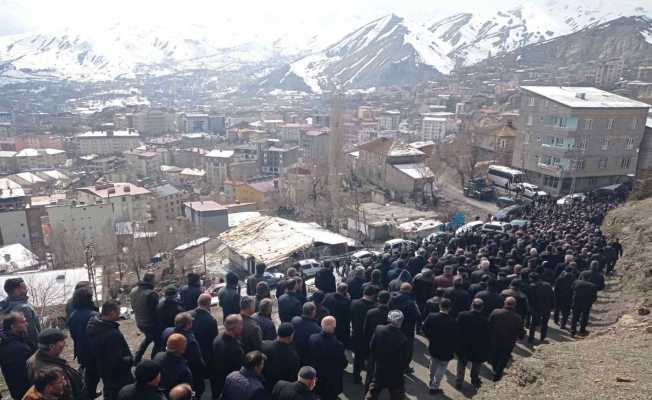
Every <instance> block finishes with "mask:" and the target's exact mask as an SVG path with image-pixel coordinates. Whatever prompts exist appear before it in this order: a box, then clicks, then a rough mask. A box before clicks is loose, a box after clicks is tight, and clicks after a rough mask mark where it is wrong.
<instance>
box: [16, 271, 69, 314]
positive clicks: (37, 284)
mask: <svg viewBox="0 0 652 400" xmlns="http://www.w3.org/2000/svg"><path fill="white" fill-rule="evenodd" d="M25 285H26V286H27V290H28V293H29V298H30V303H31V304H32V306H33V307H34V310H35V311H36V314H37V315H38V317H39V319H40V320H42V321H44V322H46V321H47V319H48V318H49V317H51V314H50V313H49V312H48V311H49V310H50V309H51V308H52V307H54V306H56V305H60V304H63V303H65V301H66V296H67V295H68V292H72V289H73V288H67V287H66V284H65V281H64V282H60V281H59V280H57V279H49V278H47V277H46V276H45V275H43V274H31V275H29V277H28V278H26V279H25Z"/></svg>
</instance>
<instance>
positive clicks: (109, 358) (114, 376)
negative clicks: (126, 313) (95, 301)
mask: <svg viewBox="0 0 652 400" xmlns="http://www.w3.org/2000/svg"><path fill="white" fill-rule="evenodd" d="M87 333H88V337H89V340H90V343H91V346H92V348H93V356H94V358H95V363H96V365H97V371H98V373H99V375H100V377H101V378H102V383H103V384H104V386H105V387H107V388H111V389H116V390H117V389H120V388H122V387H123V386H125V385H128V384H130V383H132V382H133V376H132V375H131V367H132V365H133V363H134V359H133V357H132V355H131V350H129V345H128V344H127V340H126V339H125V337H124V336H123V335H122V332H120V324H118V323H117V322H113V321H105V320H102V319H99V318H98V317H93V318H91V319H90V321H88V327H87Z"/></svg>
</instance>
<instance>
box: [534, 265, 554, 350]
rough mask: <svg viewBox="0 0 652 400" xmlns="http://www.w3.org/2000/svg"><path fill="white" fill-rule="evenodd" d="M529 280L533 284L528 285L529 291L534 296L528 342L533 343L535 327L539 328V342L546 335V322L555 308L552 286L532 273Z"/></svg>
mask: <svg viewBox="0 0 652 400" xmlns="http://www.w3.org/2000/svg"><path fill="white" fill-rule="evenodd" d="M530 278H531V279H532V280H533V282H532V283H531V284H530V291H531V292H532V293H533V294H534V296H533V298H534V301H533V302H532V303H533V304H532V306H531V309H532V312H531V316H532V320H531V322H530V335H529V337H528V341H529V342H530V343H533V342H534V332H535V330H536V328H537V326H540V327H541V341H544V340H545V339H546V336H547V335H548V321H550V312H551V311H552V310H553V309H554V307H555V292H554V290H553V289H552V285H550V284H549V283H548V282H546V281H544V280H543V279H542V277H541V276H540V275H539V274H537V273H533V274H532V275H531V276H530Z"/></svg>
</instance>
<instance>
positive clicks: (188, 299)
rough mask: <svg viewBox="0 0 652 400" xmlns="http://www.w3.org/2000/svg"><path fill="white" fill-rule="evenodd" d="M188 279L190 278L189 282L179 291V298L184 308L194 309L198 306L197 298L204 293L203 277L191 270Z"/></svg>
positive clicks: (187, 309)
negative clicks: (202, 288) (202, 286)
mask: <svg viewBox="0 0 652 400" xmlns="http://www.w3.org/2000/svg"><path fill="white" fill-rule="evenodd" d="M186 279H187V280H188V284H187V285H186V286H184V287H182V288H181V290H180V291H179V298H180V300H181V305H182V306H183V308H184V310H186V311H192V310H194V309H195V308H197V299H198V298H199V295H200V294H201V293H202V290H201V278H200V277H199V274H196V273H194V272H190V273H189V274H188V275H187V277H186Z"/></svg>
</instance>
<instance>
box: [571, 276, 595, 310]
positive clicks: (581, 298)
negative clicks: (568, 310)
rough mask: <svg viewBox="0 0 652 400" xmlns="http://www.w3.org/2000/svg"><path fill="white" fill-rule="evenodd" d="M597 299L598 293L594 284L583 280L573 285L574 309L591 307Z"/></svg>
mask: <svg viewBox="0 0 652 400" xmlns="http://www.w3.org/2000/svg"><path fill="white" fill-rule="evenodd" d="M597 298H598V291H597V289H596V287H595V285H594V284H593V283H591V282H589V281H582V280H576V281H575V282H574V283H573V303H572V304H573V308H577V309H581V308H587V307H590V306H591V305H592V304H593V302H594V301H596V300H597Z"/></svg>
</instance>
